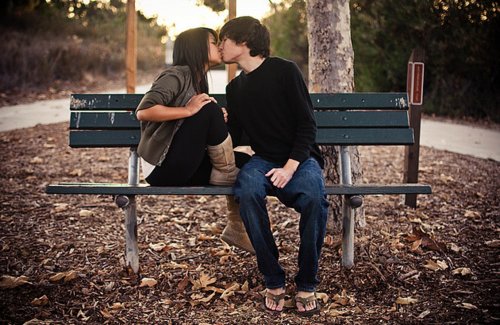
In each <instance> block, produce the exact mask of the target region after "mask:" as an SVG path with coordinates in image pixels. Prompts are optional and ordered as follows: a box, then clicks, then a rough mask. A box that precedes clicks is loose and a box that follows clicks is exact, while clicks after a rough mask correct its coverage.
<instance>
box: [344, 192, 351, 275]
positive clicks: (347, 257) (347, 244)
mask: <svg viewBox="0 0 500 325" xmlns="http://www.w3.org/2000/svg"><path fill="white" fill-rule="evenodd" d="M348 200H349V198H347V197H344V198H343V200H342V265H343V266H344V267H346V268H348V269H350V268H352V267H353V266H354V209H353V208H351V206H350V205H349V202H348Z"/></svg>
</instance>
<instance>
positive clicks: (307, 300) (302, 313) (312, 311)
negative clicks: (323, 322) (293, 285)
mask: <svg viewBox="0 0 500 325" xmlns="http://www.w3.org/2000/svg"><path fill="white" fill-rule="evenodd" d="M294 300H295V304H297V303H299V304H301V305H302V306H303V307H304V309H306V306H307V304H310V303H311V302H316V307H315V308H313V309H310V310H305V311H299V310H298V309H297V310H296V312H297V314H298V315H300V316H305V317H311V316H312V315H316V314H319V312H320V310H321V304H320V303H319V300H318V299H317V298H316V293H314V294H312V295H310V296H308V297H305V298H302V297H297V296H295V298H294Z"/></svg>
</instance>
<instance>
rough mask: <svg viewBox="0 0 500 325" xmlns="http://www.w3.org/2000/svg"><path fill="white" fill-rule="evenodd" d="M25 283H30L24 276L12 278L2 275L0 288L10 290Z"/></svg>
mask: <svg viewBox="0 0 500 325" xmlns="http://www.w3.org/2000/svg"><path fill="white" fill-rule="evenodd" d="M26 283H30V282H28V277H27V276H25V275H21V276H18V277H13V276H10V275H2V278H1V280H0V288H2V289H12V288H15V287H18V286H20V285H23V284H26Z"/></svg>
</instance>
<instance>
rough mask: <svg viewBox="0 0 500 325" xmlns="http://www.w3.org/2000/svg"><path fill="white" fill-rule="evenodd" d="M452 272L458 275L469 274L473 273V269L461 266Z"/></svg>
mask: <svg viewBox="0 0 500 325" xmlns="http://www.w3.org/2000/svg"><path fill="white" fill-rule="evenodd" d="M451 273H452V274H453V275H457V274H460V275H469V274H472V271H471V270H470V269H469V268H468V267H459V268H456V269H454V270H453V271H451Z"/></svg>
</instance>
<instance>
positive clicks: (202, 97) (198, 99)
mask: <svg viewBox="0 0 500 325" xmlns="http://www.w3.org/2000/svg"><path fill="white" fill-rule="evenodd" d="M210 102H215V103H216V102H217V101H216V100H215V98H213V97H210V96H208V94H205V93H203V94H198V95H194V96H193V97H191V99H190V100H189V101H188V102H187V104H186V106H185V107H186V109H187V110H188V111H189V113H190V115H191V116H193V115H194V114H196V113H198V112H199V111H200V109H201V108H202V107H203V106H205V105H206V104H208V103H210Z"/></svg>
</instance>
